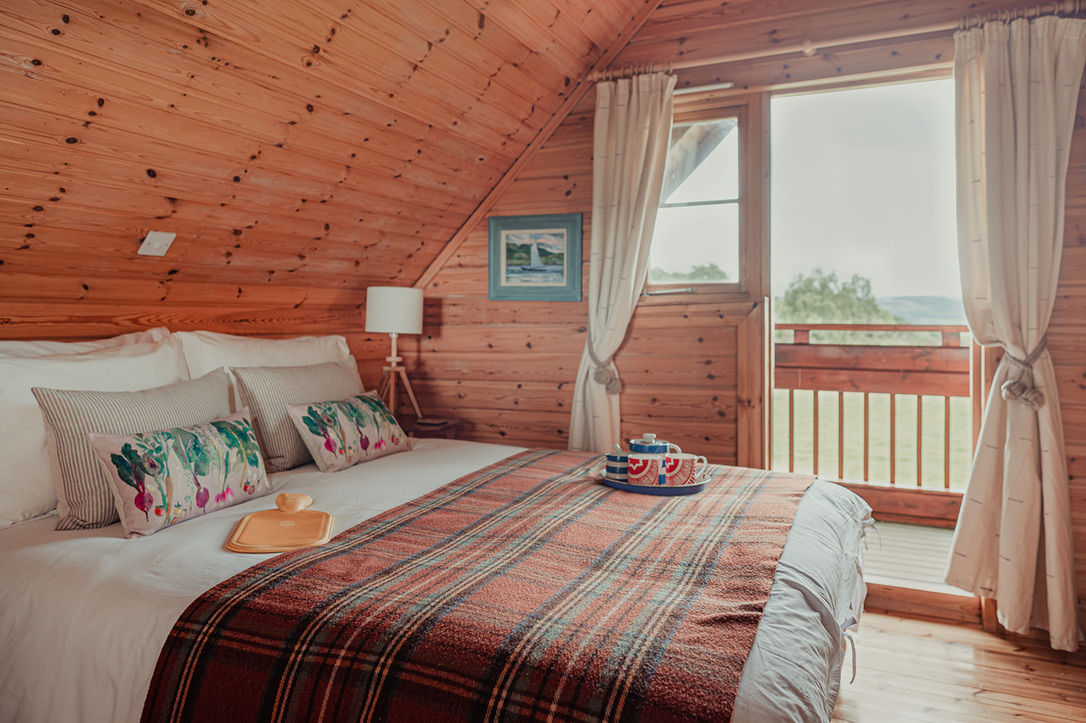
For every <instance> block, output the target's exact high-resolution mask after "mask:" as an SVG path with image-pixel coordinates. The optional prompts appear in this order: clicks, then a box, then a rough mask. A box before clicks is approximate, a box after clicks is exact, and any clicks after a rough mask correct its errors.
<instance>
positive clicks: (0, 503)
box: [0, 338, 189, 527]
mask: <svg viewBox="0 0 1086 723" xmlns="http://www.w3.org/2000/svg"><path fill="white" fill-rule="evenodd" d="M188 378H189V377H188V368H187V367H186V366H185V358H184V356H183V355H182V354H181V343H180V342H178V341H176V340H174V339H170V338H167V339H165V340H164V341H160V342H153V343H146V344H130V345H128V346H122V347H118V348H116V349H106V350H103V351H96V352H88V353H86V354H72V355H67V356H44V357H38V358H2V359H0V527H6V526H8V525H11V524H14V523H16V522H22V521H24V520H29V519H31V518H33V517H37V516H38V515H43V514H45V513H46V512H48V511H49V510H51V509H53V508H54V507H56V506H57V496H56V492H55V490H54V482H55V480H54V475H53V471H52V466H51V465H50V459H49V452H48V449H47V446H46V425H45V422H44V420H43V419H42V413H41V410H40V409H39V408H38V405H37V403H36V402H35V401H34V395H33V393H31V391H30V389H31V387H68V388H71V387H75V388H80V389H97V390H121V389H124V390H128V389H146V388H148V387H157V386H160V385H162V384H172V383H173V382H177V381H180V380H182V379H188Z"/></svg>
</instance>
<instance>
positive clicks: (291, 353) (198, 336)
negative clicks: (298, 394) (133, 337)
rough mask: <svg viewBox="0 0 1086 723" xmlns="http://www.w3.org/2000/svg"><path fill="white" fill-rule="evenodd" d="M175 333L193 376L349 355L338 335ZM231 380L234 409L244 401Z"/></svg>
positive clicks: (319, 362)
mask: <svg viewBox="0 0 1086 723" xmlns="http://www.w3.org/2000/svg"><path fill="white" fill-rule="evenodd" d="M174 336H176V337H178V338H179V339H181V344H182V346H183V347H184V349H185V360H186V361H187V362H188V365H189V373H190V374H191V375H192V376H193V377H199V376H203V375H204V374H207V373H208V372H210V371H213V370H215V369H219V368H223V367H225V368H227V369H229V368H230V367H297V366H306V365H309V364H321V363H324V362H334V361H343V360H344V359H346V358H347V357H349V356H350V355H351V351H350V349H348V348H347V340H346V339H344V338H343V337H342V336H338V335H332V336H299V337H295V338H293V339H261V338H257V337H252V336H237V335H235V334H220V333H218V332H214V331H179V332H177V333H176V334H175V335H174ZM230 383H231V394H232V402H233V408H232V411H237V410H238V409H240V408H241V406H242V404H243V402H242V401H241V397H240V396H239V395H238V393H237V391H236V385H235V382H234V379H233V377H231V380H230Z"/></svg>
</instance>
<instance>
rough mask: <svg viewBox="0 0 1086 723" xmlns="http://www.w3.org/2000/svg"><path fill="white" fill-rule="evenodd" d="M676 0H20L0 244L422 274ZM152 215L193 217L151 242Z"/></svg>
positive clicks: (2, 64) (165, 262) (269, 276)
mask: <svg viewBox="0 0 1086 723" xmlns="http://www.w3.org/2000/svg"><path fill="white" fill-rule="evenodd" d="M657 4H658V3H657V2H647V1H646V0H497V1H488V0H361V1H359V0H172V1H169V2H167V1H164V0H123V1H118V0H59V1H56V2H50V1H46V0H18V2H16V3H6V4H4V6H3V7H2V8H0V47H3V48H4V49H5V50H4V52H3V53H2V54H0V71H2V72H0V158H2V165H0V168H2V171H3V173H2V187H3V194H2V197H0V229H2V237H0V263H2V264H4V270H5V271H8V272H11V271H16V272H19V271H22V272H24V273H31V272H33V273H38V274H41V273H42V271H41V270H42V269H47V270H48V271H47V272H46V274H58V275H69V276H71V277H72V278H77V277H78V275H79V274H80V273H85V272H86V271H87V270H88V269H94V270H95V273H96V275H97V277H103V276H104V277H112V278H116V279H117V280H118V281H119V282H121V283H127V282H132V283H138V282H140V281H149V280H158V281H161V279H163V278H169V279H171V280H173V281H191V282H195V283H208V284H215V283H223V284H226V283H230V284H243V283H244V284H250V285H252V284H260V283H271V284H276V285H278V284H289V285H292V286H307V287H314V286H327V285H334V286H336V287H338V288H351V289H358V288H362V287H365V286H367V285H369V284H371V283H381V282H388V281H392V280H397V281H398V282H399V283H404V282H405V281H406V282H408V283H410V282H412V281H414V280H415V279H417V278H418V277H419V276H420V275H421V274H422V272H423V270H425V269H426V268H427V266H428V265H429V264H430V263H431V261H432V260H433V259H434V258H435V256H436V254H437V253H438V252H439V251H440V250H441V249H442V247H443V246H444V245H445V244H446V243H447V242H448V241H449V240H450V238H452V237H453V236H454V235H455V234H456V232H457V231H458V230H459V229H460V228H461V227H462V226H463V225H464V224H465V221H466V220H467V219H468V218H469V217H470V216H471V214H472V213H473V211H476V209H478V208H479V206H480V202H481V201H483V200H484V199H485V198H486V197H487V195H488V193H490V192H491V191H492V189H494V188H495V186H496V185H497V184H498V183H499V181H500V179H502V178H503V176H504V175H505V174H506V173H507V171H509V169H510V168H511V167H513V165H514V164H515V162H516V161H517V159H518V158H519V157H521V155H522V154H523V153H524V152H525V149H527V148H529V145H530V144H532V142H533V141H536V142H537V144H538V143H540V142H541V140H542V136H541V130H543V129H545V127H546V126H547V124H548V122H552V125H553V121H552V118H554V117H556V116H555V114H556V113H558V112H559V111H560V110H561V109H563V107H564V104H570V103H571V102H572V101H571V95H573V94H574V93H575V92H576V89H577V88H578V84H579V83H580V82H581V80H582V79H583V77H584V76H585V75H586V73H588V72H589V71H590V70H591V69H592V68H593V67H594V66H595V65H596V64H597V63H601V62H606V61H608V60H609V59H610V58H613V57H614V55H615V54H617V52H618V51H619V50H620V49H621V47H622V46H623V45H624V44H625V42H626V38H628V37H629V35H630V34H632V32H633V31H634V30H636V28H637V27H638V26H639V25H640V24H641V23H642V22H644V19H645V18H646V17H647V15H648V13H649V12H651V10H652V9H653V8H655V6H656V5H657ZM582 92H583V91H582ZM560 115H561V114H559V116H560ZM149 230H159V231H172V232H176V233H177V240H176V241H175V242H174V247H173V249H171V251H170V252H169V254H168V255H167V256H166V257H164V258H163V259H156V258H146V257H138V265H137V264H136V261H135V260H137V256H136V249H137V248H138V246H139V242H140V240H141V239H142V238H143V237H144V236H145V234H146V233H147V231H149Z"/></svg>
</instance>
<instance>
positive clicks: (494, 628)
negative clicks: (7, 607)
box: [143, 450, 812, 723]
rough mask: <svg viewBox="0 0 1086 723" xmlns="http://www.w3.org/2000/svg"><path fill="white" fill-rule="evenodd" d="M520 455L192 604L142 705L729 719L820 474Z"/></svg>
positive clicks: (242, 713)
mask: <svg viewBox="0 0 1086 723" xmlns="http://www.w3.org/2000/svg"><path fill="white" fill-rule="evenodd" d="M601 467H602V458H601V457H599V456H595V455H589V454H585V453H580V452H565V451H562V452H559V451H547V450H534V451H528V452H523V453H520V454H517V455H514V456H512V457H510V458H507V459H505V460H503V461H502V462H499V463H497V464H494V465H491V466H490V467H487V468H485V469H483V470H480V471H478V472H475V473H473V474H470V475H467V476H465V477H463V478H461V479H459V480H457V481H455V482H452V483H450V484H448V485H446V486H444V487H442V488H440V489H438V490H436V491H434V492H433V493H431V494H429V495H426V496H424V497H420V498H419V499H417V500H414V501H412V502H410V503H408V504H406V505H403V506H400V507H398V508H395V509H393V510H390V511H388V512H386V513H384V514H382V515H380V516H378V517H375V518H373V519H371V520H368V521H366V522H364V523H362V524H360V525H358V526H356V527H354V528H352V529H350V530H348V531H346V532H344V533H343V534H341V535H339V536H338V537H336V538H335V539H334V540H332V542H330V543H329V544H327V545H325V546H323V547H319V548H309V549H305V550H298V551H295V552H292V553H287V554H284V555H280V556H279V557H276V558H273V559H270V560H267V561H265V562H263V563H261V564H257V565H255V566H254V567H252V568H250V569H249V570H247V571H245V572H243V573H241V574H239V575H237V576H236V577H234V578H233V579H231V580H227V581H226V582H224V583H222V584H220V585H218V586H216V587H215V588H213V589H211V590H209V591H208V592H207V593H205V594H204V595H203V596H202V597H200V598H199V599H197V600H196V601H195V602H194V603H193V604H192V605H191V606H190V607H189V608H188V610H186V612H185V613H184V614H183V615H182V616H181V618H180V619H179V620H178V621H177V623H176V625H175V626H174V629H173V631H172V632H171V634H170V636H169V639H168V640H167V642H166V644H165V646H164V648H163V650H162V653H161V655H160V657H159V661H158V665H157V666H156V669H155V673H154V677H153V680H152V682H151V686H150V689H149V692H148V696H147V699H146V702H145V705H144V711H143V720H145V721H174V720H209V721H223V720H230V721H243V720H259V721H302V720H305V721H317V720H335V721H339V720H344V721H346V720H350V721H357V720H365V721H369V720H379V721H385V720H401V721H424V722H425V723H437V722H438V721H482V720H488V721H489V720H518V721H544V720H547V721H550V720H557V721H567V720H577V721H582V720H584V721H637V720H642V721H662V722H663V721H684V722H688V721H699V720H703V721H726V720H728V719H729V718H730V716H731V711H732V706H733V704H734V701H735V695H736V689H737V687H738V683H739V678H740V675H741V674H742V671H743V665H744V662H745V660H746V657H747V655H748V654H749V652H750V647H751V644H752V642H753V640H754V635H755V632H756V631H757V628H758V623H759V621H760V619H761V615H762V609H763V608H764V606H765V602H766V598H767V597H768V595H769V589H770V585H771V584H772V581H773V576H774V572H775V570H776V565H777V560H778V559H779V558H780V555H781V551H782V549H783V546H784V542H785V539H786V537H787V535H788V530H789V528H790V527H791V524H792V520H793V518H794V516H795V511H796V508H797V506H798V504H799V499H800V497H801V496H802V495H803V493H804V491H805V490H806V489H807V487H808V486H809V485H810V484H811V482H812V478H809V477H799V476H795V475H776V474H773V473H771V472H764V471H759V470H750V469H740V468H728V467H717V466H714V467H711V470H712V477H711V480H710V482H709V484H708V485H707V488H706V490H705V492H703V493H701V494H698V495H692V496H687V497H651V496H647V495H638V494H630V493H627V492H622V491H618V490H613V489H611V488H609V487H605V486H602V485H600V484H598V483H597V481H596V480H597V478H596V476H595V475H596V474H597V473H598V472H599V470H600V468H601Z"/></svg>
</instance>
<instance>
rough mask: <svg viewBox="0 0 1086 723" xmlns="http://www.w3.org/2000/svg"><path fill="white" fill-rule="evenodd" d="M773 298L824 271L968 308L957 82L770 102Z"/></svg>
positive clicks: (885, 292) (887, 291)
mask: <svg viewBox="0 0 1086 723" xmlns="http://www.w3.org/2000/svg"><path fill="white" fill-rule="evenodd" d="M771 118H772V130H771V133H772V135H771V139H772V141H771V154H772V176H771V179H772V181H771V187H772V190H771V226H772V246H771V253H772V261H771V263H772V273H773V293H774V295H775V296H780V295H781V294H782V293H783V292H784V290H785V288H787V286H788V283H789V282H790V281H791V280H792V279H793V278H794V277H795V276H796V274H799V273H809V272H810V270H811V269H813V268H815V267H816V266H821V267H822V268H823V270H825V271H827V272H829V271H836V272H837V274H838V276H839V277H842V278H848V277H851V275H852V274H854V273H857V274H860V275H862V276H866V277H868V278H869V279H871V282H872V291H873V292H874V295H875V296H876V297H880V296H914V295H935V296H956V297H960V295H961V292H960V287H959V279H958V257H957V241H956V226H955V216H954V210H955V199H954V193H955V192H954V84H953V81H952V80H950V79H946V80H937V81H926V82H919V83H908V84H905V85H895V86H884V87H875V88H862V89H853V90H843V91H835V92H827V93H818V94H808V95H803V96H790V97H778V98H774V99H773V101H772V106H771Z"/></svg>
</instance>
